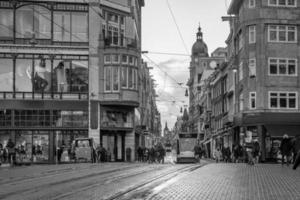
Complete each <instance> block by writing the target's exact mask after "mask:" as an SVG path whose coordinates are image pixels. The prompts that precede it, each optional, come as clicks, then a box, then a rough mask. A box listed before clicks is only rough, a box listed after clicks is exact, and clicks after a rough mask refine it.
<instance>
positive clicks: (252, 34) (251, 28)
mask: <svg viewBox="0 0 300 200" xmlns="http://www.w3.org/2000/svg"><path fill="white" fill-rule="evenodd" d="M255 42H256V26H255V25H253V26H249V44H253V43H255Z"/></svg>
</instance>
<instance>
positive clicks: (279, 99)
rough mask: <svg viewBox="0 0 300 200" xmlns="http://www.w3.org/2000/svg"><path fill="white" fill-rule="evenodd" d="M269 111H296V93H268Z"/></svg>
mask: <svg viewBox="0 0 300 200" xmlns="http://www.w3.org/2000/svg"><path fill="white" fill-rule="evenodd" d="M269 108H270V109H297V108H298V93H297V92H269Z"/></svg>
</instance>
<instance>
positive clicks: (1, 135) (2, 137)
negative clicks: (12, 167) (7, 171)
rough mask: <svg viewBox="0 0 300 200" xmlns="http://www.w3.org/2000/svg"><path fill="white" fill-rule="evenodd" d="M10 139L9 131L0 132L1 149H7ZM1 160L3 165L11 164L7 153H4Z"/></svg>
mask: <svg viewBox="0 0 300 200" xmlns="http://www.w3.org/2000/svg"><path fill="white" fill-rule="evenodd" d="M10 138H11V137H10V133H9V132H8V131H0V149H3V148H6V145H7V143H8V140H9V139H10ZM1 159H2V163H9V161H8V152H7V151H3V154H2V158H1Z"/></svg>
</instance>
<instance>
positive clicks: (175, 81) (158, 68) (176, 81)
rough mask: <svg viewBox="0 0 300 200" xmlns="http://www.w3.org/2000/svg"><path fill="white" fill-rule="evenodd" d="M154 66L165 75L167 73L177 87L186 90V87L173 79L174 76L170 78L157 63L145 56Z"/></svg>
mask: <svg viewBox="0 0 300 200" xmlns="http://www.w3.org/2000/svg"><path fill="white" fill-rule="evenodd" d="M143 55H144V56H145V57H146V58H147V59H148V60H149V61H150V62H151V63H152V64H154V65H155V66H157V67H158V69H160V70H161V71H162V72H163V73H165V74H166V75H167V76H168V77H169V78H170V79H171V80H173V81H174V82H175V83H177V85H179V86H181V87H182V88H185V89H186V87H184V86H182V84H183V83H179V82H177V80H176V79H175V78H173V77H172V76H170V75H169V74H168V73H167V72H166V71H165V70H163V69H162V68H161V67H160V66H159V65H158V64H157V63H155V62H154V61H153V60H152V59H151V58H149V56H147V55H145V54H143Z"/></svg>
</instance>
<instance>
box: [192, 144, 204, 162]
mask: <svg viewBox="0 0 300 200" xmlns="http://www.w3.org/2000/svg"><path fill="white" fill-rule="evenodd" d="M201 152H202V149H201V147H200V145H199V144H196V145H195V147H194V153H195V158H196V160H197V161H198V162H199V163H200V159H201V158H200V157H201Z"/></svg>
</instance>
